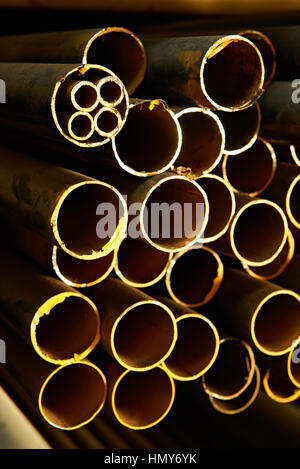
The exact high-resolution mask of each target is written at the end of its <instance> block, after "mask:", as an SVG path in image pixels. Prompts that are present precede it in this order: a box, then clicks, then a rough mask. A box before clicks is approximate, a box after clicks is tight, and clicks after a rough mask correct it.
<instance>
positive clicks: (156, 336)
mask: <svg viewBox="0 0 300 469" xmlns="http://www.w3.org/2000/svg"><path fill="white" fill-rule="evenodd" d="M92 298H93V300H94V301H95V304H96V305H99V308H101V337H102V344H103V347H104V349H105V351H106V352H107V353H108V354H109V355H111V356H112V357H113V358H115V359H116V360H117V362H118V363H120V364H121V365H122V367H124V368H127V369H130V370H134V371H145V370H150V369H152V368H154V367H155V366H157V365H158V364H159V363H161V362H162V361H164V360H165V359H166V358H167V357H168V356H169V355H170V353H171V352H172V350H173V348H174V346H175V343H176V339H177V326H176V321H175V318H174V316H173V314H172V312H171V311H170V309H169V308H168V307H167V306H165V305H164V304H162V303H160V302H159V301H157V300H154V299H153V298H151V297H150V296H148V295H146V294H144V293H142V292H140V291H139V290H137V289H135V288H133V287H129V286H128V285H125V284H124V283H123V282H121V281H120V280H118V279H115V278H109V279H106V280H105V281H104V282H103V283H101V284H100V285H98V286H97V288H96V289H95V290H94V292H93V293H92Z"/></svg>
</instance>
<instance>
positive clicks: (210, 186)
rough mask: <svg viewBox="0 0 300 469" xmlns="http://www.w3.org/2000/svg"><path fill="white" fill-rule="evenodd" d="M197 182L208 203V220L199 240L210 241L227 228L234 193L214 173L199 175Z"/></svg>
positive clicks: (233, 208)
mask: <svg viewBox="0 0 300 469" xmlns="http://www.w3.org/2000/svg"><path fill="white" fill-rule="evenodd" d="M197 182H198V183H199V184H200V186H201V187H202V189H203V190H204V192H205V193H206V196H207V199H208V204H209V216H208V222H207V225H206V228H205V231H204V233H203V235H202V236H200V237H199V241H200V242H203V243H210V242H212V241H215V240H217V239H218V238H220V237H221V236H223V234H225V233H226V231H227V230H228V228H229V225H230V222H231V220H232V217H233V216H234V213H235V210H236V202H235V194H234V192H233V190H232V188H231V186H230V185H229V184H227V182H226V181H224V179H222V178H221V177H220V176H217V175H216V174H205V175H203V176H200V178H199V179H197Z"/></svg>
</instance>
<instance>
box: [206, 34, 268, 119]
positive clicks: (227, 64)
mask: <svg viewBox="0 0 300 469" xmlns="http://www.w3.org/2000/svg"><path fill="white" fill-rule="evenodd" d="M200 82H201V87H202V90H203V92H204V94H205V96H206V97H207V99H208V100H209V101H210V102H211V103H212V104H213V105H214V106H215V107H216V108H217V109H222V110H225V111H226V110H227V111H228V110H230V111H234V110H238V109H243V108H246V107H249V106H250V105H251V104H253V103H254V102H255V101H256V100H257V98H258V97H259V96H260V95H261V93H262V86H263V83H264V64H263V60H262V57H261V55H260V52H259V51H258V49H257V47H256V46H255V45H254V44H253V43H252V42H250V41H249V40H248V39H245V38H242V37H241V36H227V37H224V38H222V39H219V40H218V41H216V42H215V43H214V44H213V46H212V47H210V48H209V50H208V52H207V53H206V54H205V56H204V59H203V62H202V64H201V68H200Z"/></svg>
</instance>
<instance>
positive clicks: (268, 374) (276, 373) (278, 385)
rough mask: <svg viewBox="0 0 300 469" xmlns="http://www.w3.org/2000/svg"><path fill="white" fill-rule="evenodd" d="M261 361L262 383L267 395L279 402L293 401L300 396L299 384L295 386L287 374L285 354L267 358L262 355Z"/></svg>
mask: <svg viewBox="0 0 300 469" xmlns="http://www.w3.org/2000/svg"><path fill="white" fill-rule="evenodd" d="M262 363H263V364H262V365H261V367H260V369H261V373H262V384H263V388H264V391H265V393H266V394H267V396H269V397H270V398H271V399H273V400H274V401H276V402H279V403H281V404H287V403H288V402H293V401H295V400H296V399H298V398H299V397H300V389H299V386H295V384H294V383H293V382H292V381H291V379H290V377H289V375H288V367H287V356H286V355H283V356H281V357H277V358H274V357H272V358H269V359H266V358H265V357H264V358H263V359H262Z"/></svg>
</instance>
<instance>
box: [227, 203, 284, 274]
mask: <svg viewBox="0 0 300 469" xmlns="http://www.w3.org/2000/svg"><path fill="white" fill-rule="evenodd" d="M287 230H288V228H287V220H286V217H285V215H284V213H283V211H282V210H281V209H280V208H279V207H278V205H276V204H275V203H273V202H271V201H269V200H262V199H260V200H254V201H253V202H249V203H248V204H246V205H244V206H243V207H242V208H241V209H240V210H239V211H238V212H237V213H236V215H235V216H234V218H233V222H232V225H231V229H230V239H231V246H232V249H233V251H234V254H235V255H236V256H237V257H238V259H240V260H241V261H242V262H245V263H246V264H248V265H251V266H259V265H265V264H267V263H269V262H271V261H273V260H274V259H275V258H276V256H277V255H278V253H279V252H280V251H281V249H282V248H283V246H284V244H285V242H286V239H287Z"/></svg>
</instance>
